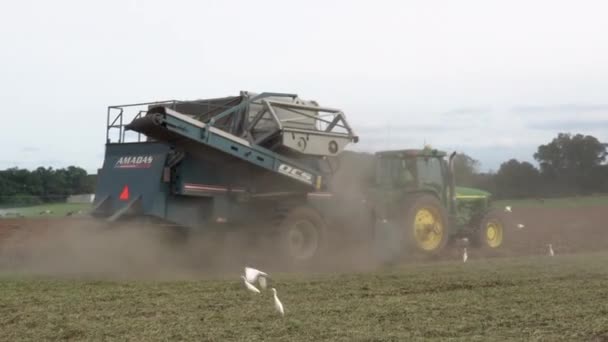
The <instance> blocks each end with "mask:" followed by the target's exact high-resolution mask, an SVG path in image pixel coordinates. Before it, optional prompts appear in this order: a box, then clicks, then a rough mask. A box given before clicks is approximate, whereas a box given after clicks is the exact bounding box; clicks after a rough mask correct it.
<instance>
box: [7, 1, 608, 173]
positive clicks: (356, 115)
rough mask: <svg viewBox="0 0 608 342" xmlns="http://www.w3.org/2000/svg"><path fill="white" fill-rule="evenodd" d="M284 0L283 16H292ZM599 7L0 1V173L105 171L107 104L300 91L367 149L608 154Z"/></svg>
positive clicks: (606, 25) (607, 51)
mask: <svg viewBox="0 0 608 342" xmlns="http://www.w3.org/2000/svg"><path fill="white" fill-rule="evenodd" d="M288 3H289V4H288ZM607 13H608V2H606V1H593V2H592V1H555V0H552V1H540V0H537V1H513V0H511V1H489V0H483V1H429V0H424V1H392V2H391V1H380V0H375V1H360V2H357V1H329V0H325V1H314V0H308V1H298V2H296V1H293V2H288V1H262V0H259V1H162V2H161V1H144V0H137V1H135V0H131V1H128V0H112V1H110V0H104V1H60V0H56V1H2V2H1V3H0V43H1V45H0V46H1V48H0V102H1V103H2V110H1V114H0V115H1V117H2V120H1V121H0V125H1V127H2V131H1V133H0V146H1V147H0V151H1V152H0V169H3V168H7V167H12V166H18V167H25V168H33V167H36V166H39V165H44V166H53V167H64V166H67V165H80V166H82V167H84V168H86V169H87V170H88V171H93V172H94V171H95V170H96V169H97V168H98V167H100V166H101V163H102V161H103V153H104V142H105V141H104V140H105V120H106V116H105V115H106V107H107V106H108V105H114V104H122V103H131V102H140V101H154V100H165V99H173V98H174V99H180V100H189V99H196V98H206V97H216V96H227V95H236V94H238V92H239V91H240V90H250V91H254V92H261V91H278V92H291V93H297V94H299V95H300V96H301V97H302V98H305V99H314V100H317V101H318V102H320V103H321V104H322V105H326V106H331V107H338V108H341V109H343V110H344V111H345V113H346V115H347V117H348V118H349V120H350V121H351V125H352V126H353V127H354V128H355V129H356V131H357V133H358V134H359V135H360V137H361V141H360V143H359V144H357V146H356V148H357V149H360V150H367V151H375V150H380V149H388V148H390V149H397V148H412V147H421V146H422V145H423V143H428V144H431V145H433V146H435V147H438V148H441V149H446V150H450V151H451V150H457V151H460V152H465V153H467V154H469V155H471V156H472V157H474V158H476V159H478V160H479V161H480V162H481V163H482V169H484V170H487V169H497V168H498V166H499V165H500V163H501V162H502V161H505V160H507V159H509V158H517V159H520V160H529V161H532V160H533V158H532V154H533V153H534V151H535V150H536V146H538V145H539V144H541V143H546V142H548V141H550V140H551V139H552V138H553V137H554V136H556V135H557V133H558V132H572V133H585V134H592V135H594V136H596V137H597V138H599V139H600V140H602V141H604V142H608V20H606V14H607Z"/></svg>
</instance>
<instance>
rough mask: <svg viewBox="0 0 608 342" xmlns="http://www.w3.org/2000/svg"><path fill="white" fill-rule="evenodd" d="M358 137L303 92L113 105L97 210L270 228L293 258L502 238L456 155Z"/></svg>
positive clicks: (165, 220) (196, 224) (259, 230)
mask: <svg viewBox="0 0 608 342" xmlns="http://www.w3.org/2000/svg"><path fill="white" fill-rule="evenodd" d="M358 140H359V137H358V136H357V135H356V134H355V133H354V130H353V129H352V127H351V126H350V125H349V123H348V121H347V119H346V116H345V115H344V113H343V112H342V111H341V110H339V109H335V108H330V107H324V106H320V105H319V104H318V103H317V102H315V101H307V100H303V99H301V98H300V97H299V96H298V95H296V94H284V93H251V92H247V91H242V92H240V94H239V95H237V96H229V97H222V98H212V99H201V100H191V101H178V100H171V101H162V102H151V103H138V104H133V105H121V106H110V107H108V111H107V126H106V152H105V158H104V164H103V167H102V168H101V169H100V170H99V172H98V183H97V187H96V193H95V203H94V208H93V210H92V215H93V216H94V217H96V218H98V219H101V220H104V221H107V222H117V221H125V220H126V221H129V220H140V221H142V220H144V221H145V222H147V223H148V224H152V223H154V224H161V225H164V226H168V227H174V228H175V229H179V230H183V229H186V230H189V231H214V232H222V231H226V232H227V231H232V232H234V231H237V232H242V233H243V234H244V235H247V236H249V237H251V238H253V239H255V238H257V237H262V236H263V237H264V238H269V237H270V239H271V240H272V241H273V245H274V246H277V249H276V250H277V254H279V255H280V256H281V259H282V260H285V261H286V262H287V263H288V264H289V265H294V266H296V265H303V264H309V263H311V262H314V261H319V260H322V259H323V255H325V251H328V250H330V249H332V246H334V245H335V244H340V243H346V242H347V241H351V240H352V241H355V240H356V241H359V242H361V241H363V242H368V243H369V245H374V246H376V247H378V246H380V247H379V249H381V250H382V249H385V245H384V243H383V242H382V241H386V242H390V243H393V244H396V245H397V247H396V248H395V250H397V251H398V253H392V255H393V256H395V257H396V256H398V255H401V254H402V253H403V252H408V253H409V252H412V253H423V254H436V253H439V252H441V251H442V250H443V248H444V247H445V246H446V245H447V244H448V243H450V242H452V241H456V240H457V239H464V238H466V239H469V240H471V241H472V242H473V243H474V244H476V245H478V246H480V247H483V248H491V249H495V248H498V247H500V246H501V245H502V241H503V234H504V223H503V221H502V220H501V218H500V217H499V216H496V215H494V214H492V213H491V212H490V210H489V208H490V203H489V201H490V198H491V197H490V194H489V193H486V192H483V191H480V190H475V189H465V188H458V187H456V186H455V177H454V172H453V170H452V165H453V163H452V161H453V156H454V155H452V156H450V157H449V158H447V155H446V153H444V152H440V151H437V150H434V149H432V148H424V149H420V150H400V151H383V152H378V153H375V154H374V155H370V154H364V153H354V152H351V151H348V150H346V151H345V149H346V147H347V145H349V144H351V143H357V142H358ZM353 160H354V161H355V163H353ZM387 232H388V233H387ZM387 234H388V235H387ZM381 236H390V238H389V239H384V240H383V239H382V238H381ZM387 246H388V245H387ZM386 249H387V250H388V249H390V248H388V247H386Z"/></svg>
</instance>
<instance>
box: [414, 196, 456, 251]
mask: <svg viewBox="0 0 608 342" xmlns="http://www.w3.org/2000/svg"><path fill="white" fill-rule="evenodd" d="M408 202H409V205H408V206H407V207H406V208H407V209H406V211H405V216H404V228H405V231H404V233H405V234H404V236H403V239H404V245H405V247H406V248H407V250H406V252H410V251H412V252H422V253H423V254H427V255H428V254H436V253H439V252H440V251H441V250H442V249H443V247H445V245H446V244H447V242H448V214H447V211H446V209H445V208H444V207H443V206H442V205H441V202H440V201H439V199H437V198H436V197H435V196H432V195H427V194H424V195H419V196H417V197H415V198H413V199H411V200H410V201H408Z"/></svg>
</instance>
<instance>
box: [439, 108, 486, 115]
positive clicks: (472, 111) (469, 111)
mask: <svg viewBox="0 0 608 342" xmlns="http://www.w3.org/2000/svg"><path fill="white" fill-rule="evenodd" d="M492 111H493V109H492V108H491V107H462V108H456V109H452V110H449V111H447V112H445V113H443V115H445V116H478V115H487V114H489V113H492Z"/></svg>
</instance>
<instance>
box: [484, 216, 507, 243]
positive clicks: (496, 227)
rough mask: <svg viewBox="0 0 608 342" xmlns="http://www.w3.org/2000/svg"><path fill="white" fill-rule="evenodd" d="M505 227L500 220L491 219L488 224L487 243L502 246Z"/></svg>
mask: <svg viewBox="0 0 608 342" xmlns="http://www.w3.org/2000/svg"><path fill="white" fill-rule="evenodd" d="M502 233H503V227H502V224H500V222H495V221H489V222H488V223H487V224H486V243H487V245H488V246H490V247H492V248H496V247H500V245H501V244H502Z"/></svg>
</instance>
